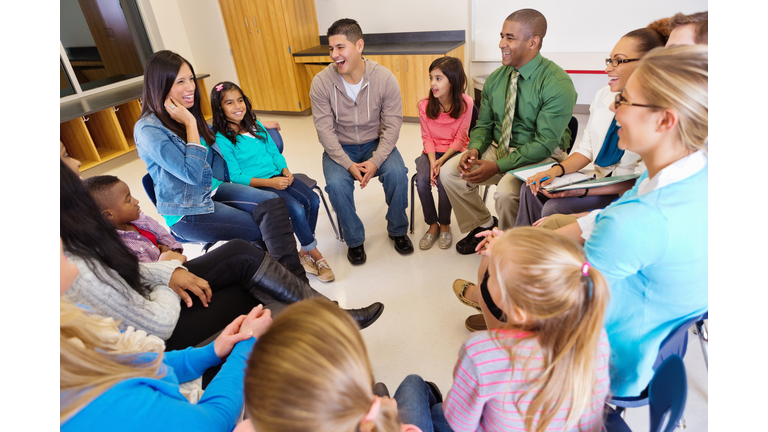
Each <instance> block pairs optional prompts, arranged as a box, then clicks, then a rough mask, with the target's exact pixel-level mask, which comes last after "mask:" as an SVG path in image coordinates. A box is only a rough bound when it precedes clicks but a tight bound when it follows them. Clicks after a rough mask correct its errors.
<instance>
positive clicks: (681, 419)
mask: <svg viewBox="0 0 768 432" xmlns="http://www.w3.org/2000/svg"><path fill="white" fill-rule="evenodd" d="M677 427H678V428H680V429H685V428H686V425H685V416H682V417H680V421H679V422H677Z"/></svg>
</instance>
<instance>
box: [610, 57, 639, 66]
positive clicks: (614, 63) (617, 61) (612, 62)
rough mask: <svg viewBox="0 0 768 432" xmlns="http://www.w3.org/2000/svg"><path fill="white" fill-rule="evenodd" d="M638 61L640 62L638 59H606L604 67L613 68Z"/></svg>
mask: <svg viewBox="0 0 768 432" xmlns="http://www.w3.org/2000/svg"><path fill="white" fill-rule="evenodd" d="M638 60H640V59H639V58H636V59H612V58H607V59H605V65H606V66H608V65H611V66H613V67H616V66H618V65H620V64H622V63H629V62H633V61H638Z"/></svg>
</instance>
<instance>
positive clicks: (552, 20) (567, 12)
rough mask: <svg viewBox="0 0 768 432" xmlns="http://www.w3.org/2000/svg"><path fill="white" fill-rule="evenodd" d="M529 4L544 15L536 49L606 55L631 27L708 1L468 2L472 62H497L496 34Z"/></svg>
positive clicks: (691, 9)
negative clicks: (544, 23)
mask: <svg viewBox="0 0 768 432" xmlns="http://www.w3.org/2000/svg"><path fill="white" fill-rule="evenodd" d="M524 8H532V9H536V10H537V11H539V12H541V13H542V14H543V15H544V17H546V18H547V35H546V36H545V37H544V41H543V43H542V49H541V53H542V54H543V55H544V56H547V53H600V55H603V54H608V53H610V52H611V50H612V49H613V46H614V45H616V42H618V41H619V39H621V37H622V36H623V35H625V34H627V33H629V32H630V31H632V30H635V29H638V28H640V27H645V26H647V25H648V24H649V23H651V22H653V21H655V20H657V19H659V18H663V17H669V16H672V15H674V14H676V13H677V12H682V13H685V14H691V13H694V12H703V11H706V10H707V9H708V5H707V0H643V1H621V0H619V1H617V0H582V1H574V0H537V1H530V0H520V1H518V0H515V1H509V0H472V16H471V19H472V22H471V25H472V30H471V32H470V33H471V37H472V53H473V54H472V60H473V61H496V62H499V61H501V55H500V53H499V33H500V32H501V27H502V25H503V24H504V20H505V19H506V18H507V16H509V14H511V13H512V12H514V11H516V10H518V9H524Z"/></svg>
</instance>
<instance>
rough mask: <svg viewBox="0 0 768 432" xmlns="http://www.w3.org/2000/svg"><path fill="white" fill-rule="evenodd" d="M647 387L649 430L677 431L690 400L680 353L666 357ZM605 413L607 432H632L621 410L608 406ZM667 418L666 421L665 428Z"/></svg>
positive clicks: (657, 431) (658, 431)
mask: <svg viewBox="0 0 768 432" xmlns="http://www.w3.org/2000/svg"><path fill="white" fill-rule="evenodd" d="M686 330H687V328H686ZM648 388H649V390H648V405H649V412H650V431H651V432H661V431H663V432H672V431H674V430H675V427H677V424H678V422H680V420H682V418H683V411H684V409H685V401H686V399H687V397H688V379H687V378H686V375H685V364H684V363H683V359H682V357H680V356H679V355H677V354H671V355H669V356H668V357H666V358H665V359H664V361H662V362H661V364H659V366H658V368H656V371H655V373H654V374H653V379H651V382H650V384H649V385H648ZM606 411H607V415H606V419H605V423H604V425H605V430H606V431H607V432H631V429H630V428H629V426H627V423H626V422H625V421H624V419H622V418H621V413H620V412H619V411H616V410H613V409H612V408H611V407H609V406H607V405H606ZM667 417H668V419H667ZM665 419H667V421H666V426H665Z"/></svg>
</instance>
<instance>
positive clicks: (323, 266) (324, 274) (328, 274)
mask: <svg viewBox="0 0 768 432" xmlns="http://www.w3.org/2000/svg"><path fill="white" fill-rule="evenodd" d="M315 268H316V269H317V280H319V281H320V282H330V281H332V280H334V279H336V276H334V274H333V270H331V266H329V265H328V261H326V260H325V258H321V259H319V260H317V261H315Z"/></svg>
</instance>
